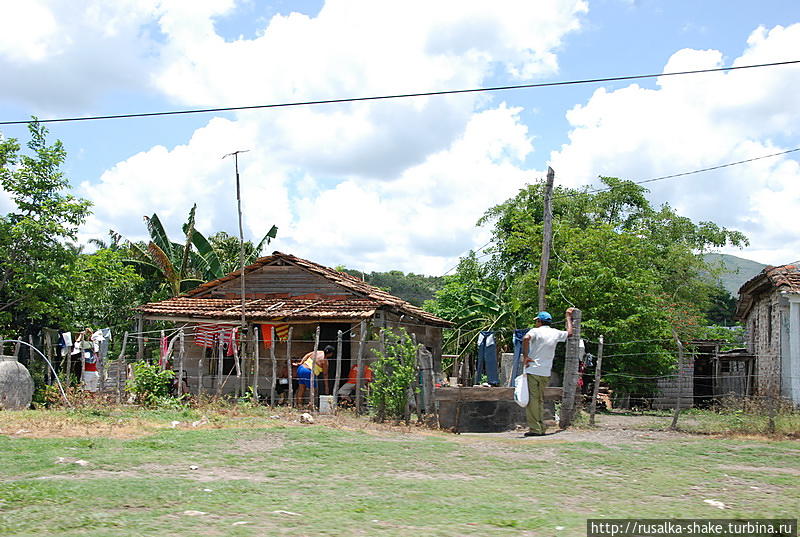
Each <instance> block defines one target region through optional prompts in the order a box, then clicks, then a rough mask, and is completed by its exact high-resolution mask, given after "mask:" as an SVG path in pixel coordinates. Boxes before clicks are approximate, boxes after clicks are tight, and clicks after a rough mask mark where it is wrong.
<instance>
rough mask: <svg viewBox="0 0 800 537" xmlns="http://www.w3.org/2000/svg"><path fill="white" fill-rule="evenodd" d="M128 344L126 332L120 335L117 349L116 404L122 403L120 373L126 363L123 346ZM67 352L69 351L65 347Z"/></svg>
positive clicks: (124, 369)
mask: <svg viewBox="0 0 800 537" xmlns="http://www.w3.org/2000/svg"><path fill="white" fill-rule="evenodd" d="M127 345H128V332H127V331H126V332H125V335H123V336H122V348H121V349H120V350H119V358H117V404H120V403H122V373H123V371H125V372H127V371H128V368H127V364H126V363H125V347H126V346H127ZM67 352H70V350H69V349H67Z"/></svg>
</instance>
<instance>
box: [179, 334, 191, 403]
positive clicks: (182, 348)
mask: <svg viewBox="0 0 800 537" xmlns="http://www.w3.org/2000/svg"><path fill="white" fill-rule="evenodd" d="M178 338H179V339H178V343H179V344H180V347H178V396H181V395H183V371H184V367H183V361H184V357H185V355H186V345H185V344H184V339H183V328H181V330H180V332H178ZM186 384H187V386H186V388H187V390H186V391H187V392H188V391H189V390H188V388H189V386H188V384H189V383H188V382H187V383H186Z"/></svg>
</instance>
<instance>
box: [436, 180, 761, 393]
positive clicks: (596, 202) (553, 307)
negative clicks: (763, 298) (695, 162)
mask: <svg viewBox="0 0 800 537" xmlns="http://www.w3.org/2000/svg"><path fill="white" fill-rule="evenodd" d="M601 180H602V182H603V184H604V185H605V190H603V191H600V192H590V191H588V190H574V189H567V188H563V187H560V188H556V189H555V192H554V195H553V229H554V236H553V248H552V257H551V260H550V267H549V272H548V283H547V291H548V293H547V303H548V309H549V310H550V311H551V313H553V314H554V317H560V315H558V312H561V311H563V310H564V309H566V307H568V306H577V307H579V308H580V309H581V310H582V311H583V319H584V321H583V333H584V334H585V335H586V336H587V337H589V338H590V339H595V340H596V338H597V337H598V336H600V335H601V334H602V335H604V336H605V338H606V341H607V342H609V343H612V342H613V343H617V344H619V343H623V342H625V344H624V345H619V346H616V347H615V348H614V357H613V358H611V357H610V358H609V360H607V361H606V362H604V365H605V366H606V367H605V369H606V370H607V371H609V372H625V373H626V374H628V375H633V376H637V375H642V376H646V375H653V374H661V373H664V372H665V371H666V370H667V367H668V366H669V365H671V364H672V363H674V348H673V344H672V342H671V339H672V330H673V329H674V330H676V331H677V332H678V333H679V335H680V337H682V338H691V337H694V336H696V335H697V334H699V333H700V332H699V331H700V329H701V328H702V326H703V324H704V319H703V312H704V311H706V310H707V309H708V307H709V305H710V302H711V298H712V296H713V286H711V285H710V284H709V283H708V281H709V279H708V277H707V274H708V273H709V272H711V271H712V269H711V268H710V267H708V266H707V265H706V263H705V262H704V261H703V259H702V257H701V255H700V254H701V253H702V252H704V251H706V250H707V249H709V248H711V247H719V246H723V245H726V244H732V245H743V244H746V238H745V237H744V236H743V235H742V234H741V233H738V232H735V231H730V230H727V229H725V228H721V227H719V226H717V225H716V224H714V223H713V222H699V223H695V222H692V221H691V220H690V219H688V218H686V217H682V216H680V215H679V214H677V213H676V212H675V210H674V209H673V208H671V207H670V206H669V205H663V206H661V207H659V208H654V207H652V206H651V204H650V203H649V201H648V200H647V197H646V193H647V190H646V189H644V188H642V187H641V186H639V185H636V184H635V183H632V182H630V181H623V180H620V179H617V178H613V177H603V178H601ZM543 188H544V187H543V184H541V183H539V184H534V185H529V186H527V187H526V188H524V189H522V190H520V192H519V193H518V194H517V195H516V196H515V197H513V198H511V199H509V200H507V201H506V202H504V203H501V204H499V205H497V206H495V207H492V208H491V209H489V210H488V211H487V212H486V214H485V215H484V217H483V218H482V219H481V220H480V221H479V224H480V225H490V226H492V233H493V241H492V245H491V247H490V248H488V249H487V253H488V255H489V257H488V259H487V260H486V261H484V262H482V263H480V266H479V267H476V266H475V263H476V262H477V261H476V260H473V261H471V262H469V263H466V264H464V263H462V265H460V266H459V272H460V271H462V270H466V271H467V272H468V273H471V274H472V276H469V275H467V276H465V275H463V274H456V275H455V276H453V277H448V279H447V283H446V284H445V287H444V290H443V291H442V292H440V293H439V294H438V295H437V302H443V304H440V305H439V306H438V307H434V308H433V309H434V311H436V310H438V311H442V312H445V311H446V312H448V313H450V315H449V316H447V318H449V319H451V320H454V321H455V322H456V323H462V322H466V321H468V320H469V316H468V315H465V314H464V312H469V310H468V309H466V310H464V312H461V313H459V312H458V310H456V311H455V312H454V311H453V307H452V304H454V303H456V302H458V300H460V301H461V304H464V303H465V302H467V303H468V302H469V297H470V296H474V294H475V293H474V291H473V287H474V286H475V285H478V286H479V287H480V288H482V289H483V290H484V291H485V292H489V293H496V291H495V290H496V289H497V282H499V281H503V282H506V285H505V289H506V291H505V293H506V295H507V296H506V297H504V300H505V302H507V303H517V304H526V305H528V304H529V305H531V306H529V307H527V308H523V309H524V310H526V311H522V312H520V313H519V314H518V315H517V316H516V319H517V322H518V323H519V324H522V325H523V326H522V327H524V326H530V325H531V324H532V317H533V315H534V314H535V310H534V309H533V308H534V307H535V306H533V305H535V304H536V303H537V295H538V278H539V257H540V252H541V242H542V229H543V219H544V201H543ZM475 276H477V278H476V277H475ZM471 282H474V283H471ZM453 294H455V295H456V296H457V297H459V298H458V300H454V297H453V296H452V295H453ZM514 300H516V302H514ZM519 324H517V325H516V326H512V325H510V324H509V325H508V326H503V327H502V328H505V329H508V328H514V327H520V326H519ZM612 378H613V377H612ZM624 378H626V377H622V376H620V377H617V378H616V380H615V384H616V387H618V388H622V387H625V388H626V389H632V385H634V384H636V382H635V381H626V380H624ZM649 384H651V385H652V384H653V383H652V382H651V383H649Z"/></svg>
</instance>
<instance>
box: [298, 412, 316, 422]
mask: <svg viewBox="0 0 800 537" xmlns="http://www.w3.org/2000/svg"><path fill="white" fill-rule="evenodd" d="M300 423H307V424H311V423H314V416H312V415H311V414H309V413H308V412H303V413H302V414H301V415H300Z"/></svg>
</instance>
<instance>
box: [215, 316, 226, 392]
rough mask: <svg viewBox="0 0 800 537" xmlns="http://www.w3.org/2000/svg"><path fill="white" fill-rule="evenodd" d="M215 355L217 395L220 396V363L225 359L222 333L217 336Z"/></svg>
mask: <svg viewBox="0 0 800 537" xmlns="http://www.w3.org/2000/svg"><path fill="white" fill-rule="evenodd" d="M217 347H218V351H217V352H218V355H217V395H222V361H223V360H224V359H225V358H224V355H225V349H224V348H223V343H222V332H221V331H220V334H219V345H218V346H217Z"/></svg>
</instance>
